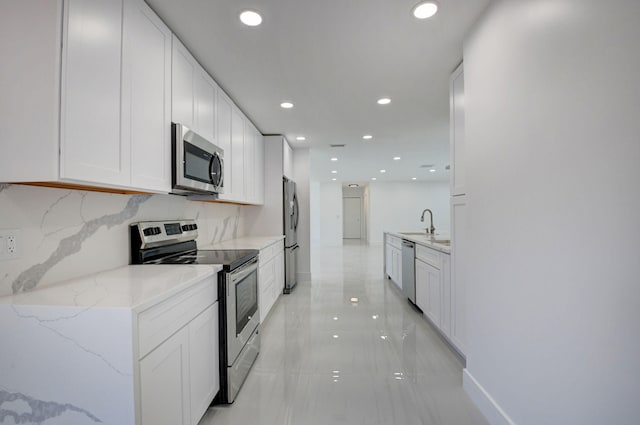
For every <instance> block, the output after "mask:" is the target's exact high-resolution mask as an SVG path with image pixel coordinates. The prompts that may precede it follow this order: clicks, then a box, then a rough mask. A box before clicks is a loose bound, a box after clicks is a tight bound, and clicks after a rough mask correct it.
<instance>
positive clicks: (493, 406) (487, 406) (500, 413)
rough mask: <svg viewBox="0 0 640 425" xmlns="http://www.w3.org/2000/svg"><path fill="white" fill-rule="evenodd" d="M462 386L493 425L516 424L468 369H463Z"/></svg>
mask: <svg viewBox="0 0 640 425" xmlns="http://www.w3.org/2000/svg"><path fill="white" fill-rule="evenodd" d="M462 387H463V388H464V390H465V391H466V393H467V394H468V395H469V397H470V398H471V400H472V401H473V402H474V403H475V405H476V406H477V407H478V409H480V411H481V412H482V414H483V415H484V416H485V417H486V418H487V420H488V421H489V423H490V424H491V425H516V423H515V422H514V421H512V420H511V418H510V417H509V416H508V415H507V414H506V413H505V412H504V410H502V408H501V407H500V406H499V405H498V403H496V401H495V400H494V399H493V398H492V397H491V395H489V393H488V392H487V391H486V390H485V389H484V388H483V387H482V385H480V383H479V382H478V381H476V379H475V378H474V377H473V376H472V375H471V374H470V373H469V370H468V369H464V370H463V371H462Z"/></svg>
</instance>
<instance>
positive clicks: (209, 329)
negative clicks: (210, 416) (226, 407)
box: [188, 302, 220, 425]
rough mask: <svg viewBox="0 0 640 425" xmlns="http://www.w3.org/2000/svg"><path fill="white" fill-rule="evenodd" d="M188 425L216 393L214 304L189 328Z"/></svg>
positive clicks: (198, 417) (197, 420) (202, 413)
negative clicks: (189, 404)
mask: <svg viewBox="0 0 640 425" xmlns="http://www.w3.org/2000/svg"><path fill="white" fill-rule="evenodd" d="M188 328H189V369H190V380H189V381H190V388H191V424H192V425H197V424H198V422H199V421H200V419H201V418H202V416H204V414H205V412H206V411H207V409H208V408H209V405H210V404H211V401H212V400H213V397H215V395H216V394H217V393H218V390H219V389H220V369H219V364H218V362H219V358H220V357H219V353H218V303H217V302H215V303H213V305H211V306H210V307H209V308H207V309H206V310H205V311H203V312H202V313H200V315H199V316H198V317H196V318H195V319H193V321H192V322H191V323H190V324H189V326H188Z"/></svg>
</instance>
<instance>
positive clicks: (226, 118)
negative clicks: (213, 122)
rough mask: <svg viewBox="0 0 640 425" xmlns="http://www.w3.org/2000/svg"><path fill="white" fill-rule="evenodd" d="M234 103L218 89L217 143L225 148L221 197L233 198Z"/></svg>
mask: <svg viewBox="0 0 640 425" xmlns="http://www.w3.org/2000/svg"><path fill="white" fill-rule="evenodd" d="M232 105H233V102H231V99H229V97H228V96H227V95H226V94H225V93H224V92H223V91H222V90H218V96H217V98H216V113H217V129H216V130H217V133H218V137H217V144H218V146H219V147H221V148H222V150H224V193H223V194H220V199H232V198H233V196H232V193H233V189H232V188H233V179H232V175H231V169H232V167H233V151H232V149H231V110H232Z"/></svg>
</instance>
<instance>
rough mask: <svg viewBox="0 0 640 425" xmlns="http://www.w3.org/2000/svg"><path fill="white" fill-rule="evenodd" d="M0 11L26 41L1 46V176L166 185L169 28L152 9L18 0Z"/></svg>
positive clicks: (91, 0) (121, 186)
mask: <svg viewBox="0 0 640 425" xmlns="http://www.w3.org/2000/svg"><path fill="white" fill-rule="evenodd" d="M0 19H1V22H0V25H1V26H2V27H3V29H6V30H7V31H10V34H11V36H12V37H13V38H15V39H16V40H20V43H13V44H5V45H3V53H4V55H5V56H6V57H11V58H12V61H10V62H7V63H5V64H4V65H3V75H4V76H5V77H6V78H5V79H4V80H5V81H7V82H10V83H3V85H2V90H3V94H4V95H6V96H7V97H6V98H8V99H11V101H12V105H11V108H9V109H10V111H6V112H7V113H3V114H2V116H1V117H0V127H1V128H3V140H4V141H5V143H2V144H1V145H0V181H6V182H46V183H48V184H53V185H64V184H71V185H87V186H96V187H103V188H111V189H114V190H136V191H147V192H166V191H168V184H167V183H168V176H169V173H168V169H167V167H168V166H169V164H168V163H167V162H166V159H167V158H168V155H169V151H168V149H169V145H168V141H169V139H168V136H165V135H164V132H166V131H168V130H167V127H166V126H167V123H168V122H169V121H168V119H169V116H168V114H167V105H168V102H170V96H169V93H168V92H167V90H168V88H169V84H170V81H171V80H170V69H169V68H168V67H167V61H168V59H169V57H170V52H168V50H167V43H168V36H169V32H168V29H167V27H166V26H164V24H162V21H160V19H159V18H158V17H157V16H156V15H155V14H154V13H153V11H151V9H149V8H148V7H147V6H146V4H144V2H143V1H141V0H139V1H137V0H124V1H123V0H116V1H103V0H69V1H65V2H64V7H63V2H62V1H45V0H42V1H33V2H12V3H11V4H10V5H7V7H5V8H4V9H3V14H2V17H1V18H0ZM24 87H29V93H26V92H25V90H24ZM3 111H4V108H3ZM161 127H163V128H162V129H161ZM160 131H162V132H163V134H162V136H161V137H157V136H158V134H159V132H160ZM141 157H144V160H140V158H141Z"/></svg>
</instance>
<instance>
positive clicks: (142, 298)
mask: <svg viewBox="0 0 640 425" xmlns="http://www.w3.org/2000/svg"><path fill="white" fill-rule="evenodd" d="M220 270H222V266H221V265H192V264H189V265H186V264H179V265H155V264H154V265H131V266H125V267H121V268H117V269H113V270H108V271H105V272H100V273H96V274H92V275H88V276H84V277H80V278H76V279H72V280H68V281H63V282H60V283H57V284H55V285H51V286H47V287H43V288H40V289H36V290H33V291H30V292H23V293H20V294H16V295H10V296H6V297H1V298H0V304H5V305H6V304H9V305H24V306H28V305H31V306H37V305H40V306H62V307H86V308H125V309H132V310H135V311H142V310H144V309H145V308H147V307H149V306H152V305H154V304H157V303H158V302H160V301H163V300H165V299H167V298H169V297H171V296H172V295H174V294H176V293H178V292H180V291H182V290H183V289H186V288H188V287H189V286H191V285H193V284H195V283H197V282H200V281H201V280H203V279H205V278H207V277H210V276H214V275H215V274H216V273H218V271H220ZM216 282H217V279H215V278H214V279H213V280H212V283H214V284H215V283H216Z"/></svg>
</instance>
